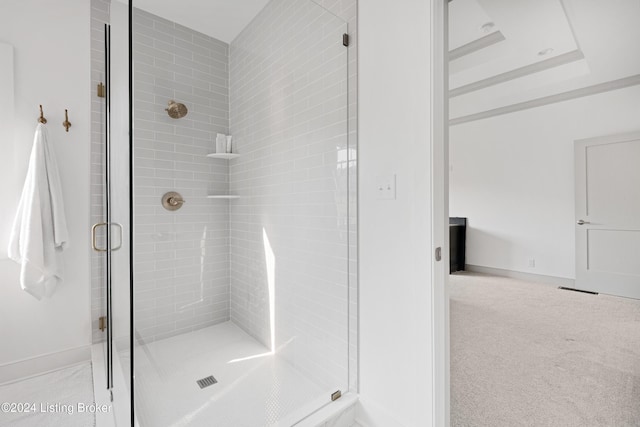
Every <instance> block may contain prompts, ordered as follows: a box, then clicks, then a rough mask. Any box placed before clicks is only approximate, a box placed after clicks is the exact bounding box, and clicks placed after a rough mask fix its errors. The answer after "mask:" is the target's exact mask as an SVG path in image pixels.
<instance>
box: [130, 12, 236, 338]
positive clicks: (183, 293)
mask: <svg viewBox="0 0 640 427" xmlns="http://www.w3.org/2000/svg"><path fill="white" fill-rule="evenodd" d="M133 29H134V34H133V37H134V38H133V40H134V54H133V58H134V99H135V102H134V114H135V116H134V120H135V121H134V137H135V143H134V156H135V166H134V189H135V190H134V215H135V225H134V227H135V230H134V233H135V237H134V238H135V240H134V241H135V270H134V280H135V286H134V289H135V318H136V325H135V328H136V337H137V339H138V340H142V341H143V342H152V341H155V340H158V339H162V338H167V337H170V336H173V335H177V334H181V333H185V332H190V331H193V330H196V329H199V328H203V327H206V326H210V325H213V324H216V323H220V322H224V321H226V320H229V281H230V278H229V212H228V210H229V207H228V203H229V202H228V201H225V200H211V199H207V195H209V194H216V193H226V192H227V191H228V187H229V168H228V164H227V161H226V160H221V159H211V158H207V157H206V156H207V154H208V153H211V152H213V151H214V141H215V136H216V134H217V133H218V132H220V133H225V134H226V133H228V131H229V89H228V80H229V65H228V64H229V62H228V58H229V46H228V45H227V44H226V43H224V42H221V41H219V40H216V39H213V38H211V37H208V36H206V35H203V34H201V33H198V32H196V31H193V30H191V29H189V28H186V27H183V26H181V25H178V24H176V23H173V22H171V21H167V20H165V19H163V18H160V17H157V16H154V15H152V14H150V13H147V12H145V11H142V10H138V9H135V10H134V25H133ZM170 100H175V101H176V102H180V103H183V104H185V105H186V107H187V108H188V114H187V115H186V117H184V118H181V119H172V118H170V117H169V115H168V114H167V112H166V111H165V108H167V103H168V102H169V101H170ZM168 191H177V192H179V193H180V194H181V195H182V196H183V198H184V199H185V200H186V203H185V204H184V205H183V207H182V208H181V209H179V210H177V211H167V210H165V209H164V208H163V207H162V205H161V202H160V201H161V198H162V195H163V194H164V193H166V192H168Z"/></svg>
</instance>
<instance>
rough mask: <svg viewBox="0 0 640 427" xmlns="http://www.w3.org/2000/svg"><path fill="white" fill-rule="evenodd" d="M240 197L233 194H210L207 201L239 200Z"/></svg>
mask: <svg viewBox="0 0 640 427" xmlns="http://www.w3.org/2000/svg"><path fill="white" fill-rule="evenodd" d="M239 198H240V196H235V195H233V194H210V195H208V196H207V199H239Z"/></svg>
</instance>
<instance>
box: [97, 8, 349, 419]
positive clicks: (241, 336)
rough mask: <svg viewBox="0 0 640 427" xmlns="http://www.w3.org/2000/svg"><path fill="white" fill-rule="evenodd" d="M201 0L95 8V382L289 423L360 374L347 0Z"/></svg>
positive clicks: (151, 400)
mask: <svg viewBox="0 0 640 427" xmlns="http://www.w3.org/2000/svg"><path fill="white" fill-rule="evenodd" d="M201 3H202V6H201V7H200V8H196V7H195V6H194V7H184V6H183V5H181V4H180V3H179V2H165V1H162V2H159V1H152V0H134V1H133V4H128V5H125V4H123V3H120V2H109V1H106V0H92V15H93V19H92V29H93V31H94V33H93V35H94V38H96V39H97V38H98V37H102V36H104V40H105V42H104V43H103V44H102V46H101V48H100V46H98V44H96V46H97V47H96V48H94V49H93V52H92V59H93V62H92V68H93V71H94V76H95V78H96V82H95V83H96V84H100V83H104V84H105V85H106V96H105V98H100V99H97V100H96V101H95V102H94V104H93V108H94V116H95V117H98V118H100V120H98V121H96V122H95V123H94V126H95V129H94V136H95V140H94V148H95V150H94V155H95V158H96V162H94V163H95V170H94V179H95V184H96V185H95V186H94V187H95V188H94V200H95V205H96V206H95V210H94V219H95V221H94V223H96V224H98V226H97V227H96V236H95V237H96V239H95V241H96V245H95V246H96V250H97V251H96V252H95V254H94V260H93V266H92V270H93V277H94V284H93V301H94V304H93V312H94V319H95V324H94V332H93V335H94V342H97V343H104V344H103V348H104V353H103V354H102V355H95V356H96V357H97V358H98V360H99V364H100V365H101V366H104V367H105V372H106V375H105V376H104V378H105V381H104V384H101V385H102V386H103V387H104V390H108V392H107V393H106V394H104V396H107V397H106V398H107V399H112V398H113V402H114V403H113V404H114V408H115V409H116V412H117V413H118V414H120V416H121V417H122V418H121V419H124V418H127V417H128V418H127V419H130V420H135V422H137V423H139V425H140V426H142V427H146V426H152V427H161V426H187V425H188V426H211V425H215V426H220V427H225V426H228V427H242V426H246V427H256V426H275V425H278V426H292V425H296V424H298V423H304V420H305V419H306V417H307V416H308V415H310V414H312V413H314V412H315V411H317V410H318V409H320V408H323V407H325V406H327V405H331V402H332V401H333V400H336V399H338V398H340V396H341V395H343V394H346V393H349V392H350V391H355V386H356V384H357V381H356V378H357V372H356V361H357V355H356V353H357V346H356V342H357V336H356V333H357V332H356V331H357V327H356V324H355V320H356V318H357V316H356V311H357V301H356V295H357V287H356V286H357V285H356V261H355V256H354V254H355V251H356V248H355V233H356V231H355V225H356V224H355V218H356V212H355V208H356V197H355V196H356V190H355V188H356V186H355V179H356V135H355V126H354V124H355V110H356V109H355V85H354V84H353V83H354V79H355V67H354V66H353V64H354V58H355V55H354V50H353V49H354V46H353V44H352V43H354V38H355V28H354V24H355V11H356V7H355V0H354V1H342V2H335V1H331V2H325V1H317V2H316V1H312V0H271V1H265V0H255V1H247V2H223V1H213V2H209V3H206V2H201ZM105 24H107V25H105ZM109 24H110V25H111V26H109ZM127 30H130V32H129V31H127ZM116 32H117V35H116ZM127 34H128V36H127ZM129 37H130V38H129ZM129 42H130V44H129ZM129 47H130V49H131V50H130V56H129V57H127V56H126V55H125V54H123V52H128V51H129ZM350 59H351V62H350ZM127 64H129V65H130V67H131V68H130V71H131V74H129V72H128V67H127V66H126V65H127ZM129 76H130V77H131V80H129ZM98 80H101V81H98ZM102 80H104V81H102ZM129 95H131V97H129ZM169 100H171V102H173V106H169V107H167V105H168V104H167V103H168V102H169ZM129 101H130V102H129ZM129 111H130V120H131V121H130V122H129V114H127V112H129ZM123 112H125V113H123ZM187 112H188V114H187ZM129 126H132V128H131V132H130V133H129V132H128V129H129ZM221 141H222V142H223V144H222V145H221V144H220V142H221ZM217 142H218V143H217ZM167 194H171V195H172V196H171V197H169V198H167V197H164V196H166V195H167ZM163 197H164V203H163ZM171 200H173V201H176V203H177V204H173V205H172V204H171ZM178 204H179V206H178ZM100 224H102V225H100ZM98 319H102V320H100V321H99V320H98ZM95 363H96V360H95V358H94V364H95ZM300 425H303V424H300Z"/></svg>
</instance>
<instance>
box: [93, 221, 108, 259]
mask: <svg viewBox="0 0 640 427" xmlns="http://www.w3.org/2000/svg"><path fill="white" fill-rule="evenodd" d="M105 225H109V224H108V223H107V222H99V223H97V224H93V227H91V248H92V249H93V250H94V251H96V252H107V249H106V248H104V249H103V248H99V247H98V236H97V235H96V230H97V229H98V227H102V226H105Z"/></svg>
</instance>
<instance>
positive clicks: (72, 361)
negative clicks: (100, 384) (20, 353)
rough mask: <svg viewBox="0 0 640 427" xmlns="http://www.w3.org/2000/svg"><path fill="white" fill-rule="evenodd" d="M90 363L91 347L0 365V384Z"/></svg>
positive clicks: (85, 346)
mask: <svg viewBox="0 0 640 427" xmlns="http://www.w3.org/2000/svg"><path fill="white" fill-rule="evenodd" d="M89 361H91V346H88V345H84V346H81V347H76V348H71V349H68V350H63V351H58V352H55V353H49V354H43V355H40V356H36V357H31V358H29V359H23V360H18V361H16V362H11V363H5V364H4V365H0V384H5V383H10V382H14V381H18V380H21V379H26V378H29V377H33V376H35V375H41V374H44V373H47V372H51V371H56V370H58V369H62V368H66V367H68V366H72V365H77V364H78V363H83V362H89Z"/></svg>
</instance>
